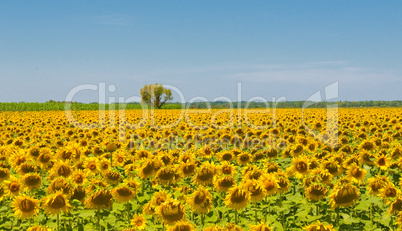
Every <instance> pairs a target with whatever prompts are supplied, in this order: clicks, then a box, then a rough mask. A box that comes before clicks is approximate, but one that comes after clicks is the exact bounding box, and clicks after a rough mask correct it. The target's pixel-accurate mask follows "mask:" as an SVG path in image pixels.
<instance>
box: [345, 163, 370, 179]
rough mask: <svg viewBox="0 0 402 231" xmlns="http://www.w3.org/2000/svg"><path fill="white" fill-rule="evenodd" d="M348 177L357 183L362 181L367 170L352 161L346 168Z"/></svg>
mask: <svg viewBox="0 0 402 231" xmlns="http://www.w3.org/2000/svg"><path fill="white" fill-rule="evenodd" d="M347 172H348V175H347V176H348V177H349V178H350V179H352V180H353V181H355V182H357V183H359V184H360V183H362V182H363V181H364V179H365V177H366V173H367V171H366V170H365V169H362V168H360V167H359V166H358V165H357V164H355V163H353V164H352V165H350V166H349V168H348V171H347Z"/></svg>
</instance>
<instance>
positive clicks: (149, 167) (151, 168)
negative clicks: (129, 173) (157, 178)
mask: <svg viewBox="0 0 402 231" xmlns="http://www.w3.org/2000/svg"><path fill="white" fill-rule="evenodd" d="M141 166H142V167H141V168H140V172H139V174H138V176H139V177H140V178H142V179H148V178H150V177H151V176H152V175H154V174H155V168H156V163H155V161H154V160H150V159H147V160H145V162H144V163H142V164H141Z"/></svg>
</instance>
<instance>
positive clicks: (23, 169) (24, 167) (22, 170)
mask: <svg viewBox="0 0 402 231" xmlns="http://www.w3.org/2000/svg"><path fill="white" fill-rule="evenodd" d="M17 172H18V174H20V175H24V174H27V173H33V172H37V167H36V165H34V164H32V163H31V162H24V163H22V164H20V165H19V166H18V167H17Z"/></svg>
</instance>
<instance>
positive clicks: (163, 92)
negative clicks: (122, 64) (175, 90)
mask: <svg viewBox="0 0 402 231" xmlns="http://www.w3.org/2000/svg"><path fill="white" fill-rule="evenodd" d="M140 94H141V100H142V103H145V104H148V105H152V106H154V108H158V109H159V108H161V107H162V106H163V105H164V104H165V103H166V101H168V100H172V99H173V97H172V91H171V90H170V89H166V88H164V87H163V86H162V84H158V83H155V84H150V85H145V86H144V87H143V88H142V89H141V90H140ZM162 98H163V100H162Z"/></svg>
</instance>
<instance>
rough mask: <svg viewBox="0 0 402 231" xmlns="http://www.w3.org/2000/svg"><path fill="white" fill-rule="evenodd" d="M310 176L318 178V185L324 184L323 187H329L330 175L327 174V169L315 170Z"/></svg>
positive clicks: (330, 182)
mask: <svg viewBox="0 0 402 231" xmlns="http://www.w3.org/2000/svg"><path fill="white" fill-rule="evenodd" d="M311 175H313V176H314V175H317V176H319V178H320V183H322V184H325V185H331V184H332V177H333V176H332V175H331V173H329V171H328V169H321V168H317V169H314V170H313V171H311Z"/></svg>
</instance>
